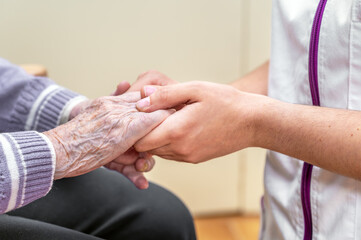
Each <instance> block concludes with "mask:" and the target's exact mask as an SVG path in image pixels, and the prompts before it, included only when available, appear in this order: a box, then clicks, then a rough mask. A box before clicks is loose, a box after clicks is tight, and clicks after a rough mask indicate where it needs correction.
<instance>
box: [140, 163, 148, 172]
mask: <svg viewBox="0 0 361 240" xmlns="http://www.w3.org/2000/svg"><path fill="white" fill-rule="evenodd" d="M148 166H149V165H148V162H147V161H146V162H145V163H144V165H143V168H142V169H141V170H140V171H141V172H146V171H147V170H148Z"/></svg>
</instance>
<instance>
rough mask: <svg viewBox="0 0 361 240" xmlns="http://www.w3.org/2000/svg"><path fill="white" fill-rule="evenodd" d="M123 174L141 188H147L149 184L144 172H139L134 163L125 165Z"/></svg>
mask: <svg viewBox="0 0 361 240" xmlns="http://www.w3.org/2000/svg"><path fill="white" fill-rule="evenodd" d="M123 174H124V176H126V177H127V178H128V179H129V180H130V181H131V182H132V183H134V185H135V186H136V187H137V188H139V189H147V188H148V186H149V183H148V180H147V179H146V178H145V177H144V175H143V173H141V172H138V171H137V170H136V169H135V166H134V165H128V166H125V167H124V169H123Z"/></svg>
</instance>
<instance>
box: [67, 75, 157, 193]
mask: <svg viewBox="0 0 361 240" xmlns="http://www.w3.org/2000/svg"><path fill="white" fill-rule="evenodd" d="M129 88H130V84H129V83H128V82H126V81H123V82H120V83H119V84H118V85H117V88H116V90H115V91H114V93H112V94H111V96H119V95H121V94H124V93H125V92H126V91H127V90H128V89H129ZM91 104H92V100H86V101H83V102H81V103H79V104H78V105H76V106H75V107H74V108H73V109H72V111H71V113H70V115H69V120H71V119H73V118H75V117H76V116H78V115H79V114H80V113H82V112H83V111H84V110H85V109H86V108H87V107H89V106H90V105H91ZM123 162H134V164H131V165H124V164H122V163H123ZM154 164H155V161H154V159H153V158H152V156H151V155H150V154H144V153H138V152H137V151H135V149H134V148H131V149H129V150H128V151H127V152H125V153H124V154H122V155H121V156H118V157H117V158H116V159H115V160H113V161H112V162H110V163H107V164H106V165H104V167H106V168H108V169H111V170H114V171H117V172H119V173H121V174H123V175H124V176H125V177H127V178H128V179H129V180H130V181H132V182H133V183H134V184H135V185H136V187H138V188H140V189H144V188H147V187H148V185H149V184H148V181H147V179H146V178H145V176H144V174H143V172H148V171H150V170H151V169H152V168H153V167H154Z"/></svg>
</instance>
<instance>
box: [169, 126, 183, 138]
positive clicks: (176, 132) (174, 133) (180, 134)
mask: <svg viewBox="0 0 361 240" xmlns="http://www.w3.org/2000/svg"><path fill="white" fill-rule="evenodd" d="M184 135H185V134H184V132H183V131H182V129H179V128H177V129H173V130H171V131H170V132H169V138H170V140H171V141H178V140H180V139H182V138H183V137H184Z"/></svg>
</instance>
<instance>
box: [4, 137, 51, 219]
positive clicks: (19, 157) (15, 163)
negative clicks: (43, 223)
mask: <svg viewBox="0 0 361 240" xmlns="http://www.w3.org/2000/svg"><path fill="white" fill-rule="evenodd" d="M0 159H1V161H0V213H4V212H8V211H11V210H13V209H16V208H19V207H22V206H24V205H26V204H28V203H30V202H33V201H35V200H36V199H38V198H41V197H43V196H45V195H46V194H47V193H48V192H49V191H50V189H51V187H52V183H53V179H54V171H55V160H56V157H55V151H54V148H53V146H52V144H51V143H50V141H49V140H48V139H47V137H46V136H45V135H43V134H41V133H37V132H15V133H5V134H0Z"/></svg>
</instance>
